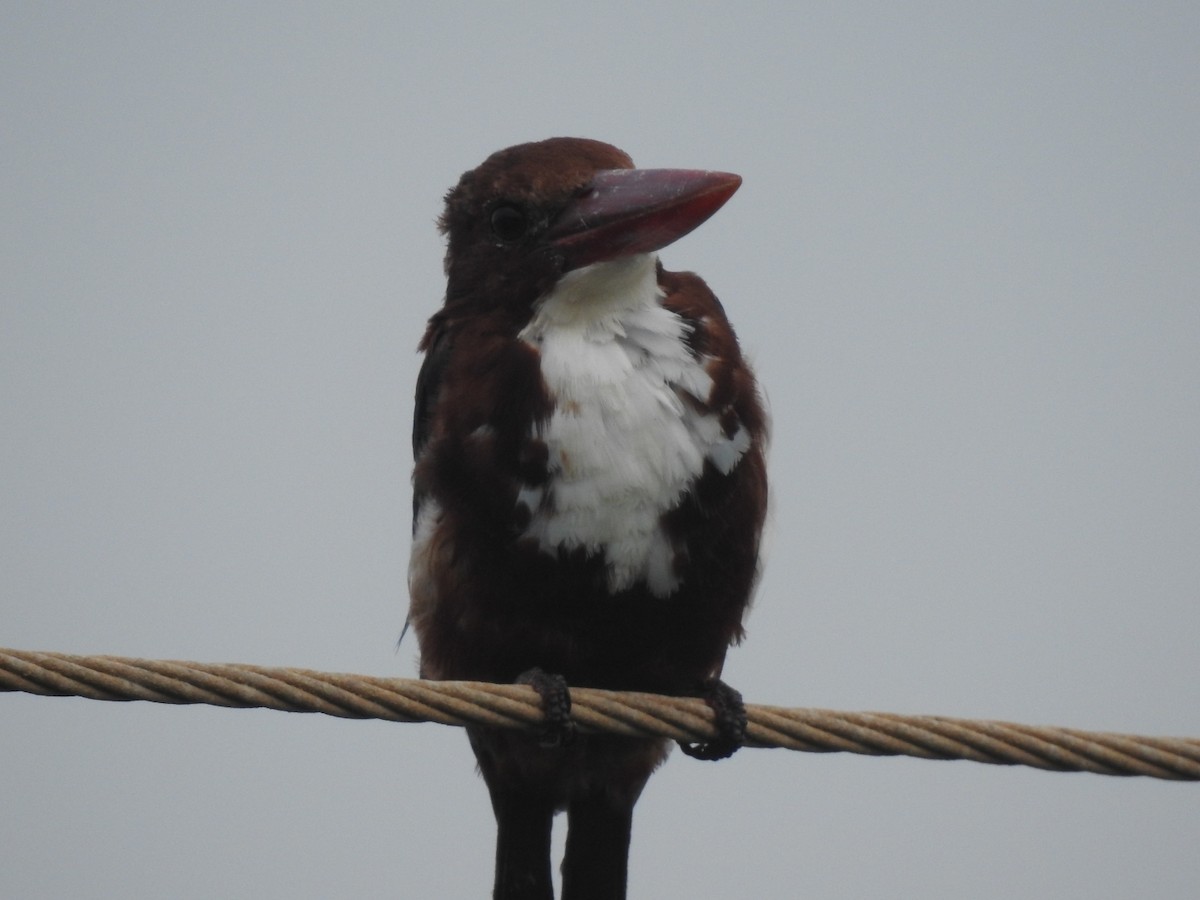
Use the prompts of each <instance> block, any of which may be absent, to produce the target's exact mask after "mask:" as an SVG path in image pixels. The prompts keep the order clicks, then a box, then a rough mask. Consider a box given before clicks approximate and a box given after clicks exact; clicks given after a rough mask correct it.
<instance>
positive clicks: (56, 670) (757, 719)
mask: <svg viewBox="0 0 1200 900" xmlns="http://www.w3.org/2000/svg"><path fill="white" fill-rule="evenodd" d="M0 691H24V692H26V693H30V694H41V695H45V696H75V697H87V698H90V699H93V700H122V701H123V700H149V701H151V702H154V703H205V704H209V705H212V706H230V707H241V708H253V707H265V708H267V709H278V710H285V711H289V712H317V713H324V714H325V715H329V716H340V717H342V718H351V719H386V720H389V721H393V722H440V723H441V724H443V725H488V726H492V727H498V728H531V727H534V726H536V725H538V724H540V723H541V721H542V711H541V706H540V700H539V698H538V695H537V694H536V693H535V692H534V690H533V689H532V688H530V687H527V686H524V685H502V684H485V683H481V682H471V681H417V680H413V679H404V678H375V677H371V676H366V675H342V674H335V673H330V672H316V671H312V670H308V669H293V668H273V667H267V666H251V665H213V664H208V663H195V662H175V661H170V660H152V659H133V658H129V657H119V656H72V655H68V654H65V653H39V652H34V651H25V650H6V649H0ZM571 703H572V710H571V713H572V716H573V718H574V719H575V721H576V723H577V724H578V725H579V727H580V728H581V729H582V730H584V731H604V732H610V733H614V734H624V735H630V736H635V737H651V736H661V737H666V738H670V739H671V740H676V741H685V742H689V743H695V742H703V741H709V740H712V739H713V738H715V737H716V732H715V731H714V729H713V726H712V713H711V711H710V710H709V708H708V707H707V705H705V703H704V702H703V701H701V700H697V699H691V698H682V697H667V696H662V695H658V694H641V693H632V692H615V691H601V690H595V689H591V688H572V689H571ZM746 712H747V716H748V719H749V727H748V729H747V733H748V743H749V745H750V746H752V747H784V748H787V749H789V750H804V751H808V752H812V753H833V752H845V753H861V754H866V755H870V756H914V757H918V758H920V759H967V760H973V761H975V762H982V763H992V764H994V765H1022V766H1032V767H1034V768H1038V769H1049V770H1053V771H1058V772H1095V773H1098V774H1101V775H1145V776H1149V777H1151V778H1165V779H1173V780H1178V781H1200V739H1195V738H1163V737H1139V736H1136V735H1126V734H1110V733H1104V732H1089V731H1078V730H1075V729H1068V728H1053V727H1045V726H1033V725H1018V724H1014V723H1010V722H994V721H978V720H972V719H954V718H948V717H944V716H901V715H896V714H893V713H847V712H836V711H832V710H824V709H788V708H785V707H778V706H747V707H746Z"/></svg>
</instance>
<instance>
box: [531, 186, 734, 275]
mask: <svg viewBox="0 0 1200 900" xmlns="http://www.w3.org/2000/svg"><path fill="white" fill-rule="evenodd" d="M741 183H742V179H741V177H740V176H738V175H733V174H731V173H729V172H704V171H699V170H694V169H606V170H604V171H601V172H597V173H596V175H595V177H594V178H593V179H592V182H591V184H590V185H589V190H588V192H587V193H586V194H583V195H582V196H580V197H578V198H577V199H575V200H574V201H572V202H571V204H570V205H569V206H568V207H567V208H566V209H564V210H563V211H562V213H561V214H560V215H559V217H558V218H557V219H556V220H555V222H554V224H553V225H552V226H551V227H550V232H549V235H548V236H549V238H550V243H551V245H552V246H554V247H556V248H557V249H558V250H559V251H561V252H562V253H563V254H564V256H565V257H566V263H567V268H568V269H578V268H580V267H582V266H586V265H589V264H591V263H594V262H602V261H604V260H609V259H617V258H619V257H622V256H632V255H633V254H635V253H650V252H653V251H654V250H658V249H660V248H662V247H665V246H667V245H668V244H670V243H673V242H674V241H677V240H679V239H680V238H681V237H683V236H684V235H685V234H687V233H688V232H689V231H691V230H692V229H694V228H696V227H697V226H699V225H700V224H701V223H702V222H704V221H705V220H706V219H707V218H708V217H709V216H711V215H712V214H713V213H715V212H716V211H717V210H718V209H720V208H721V207H722V206H724V205H725V201H726V200H728V199H729V198H730V197H732V196H733V192H734V191H736V190H737V189H738V186H739V185H741Z"/></svg>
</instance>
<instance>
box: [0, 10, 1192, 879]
mask: <svg viewBox="0 0 1200 900" xmlns="http://www.w3.org/2000/svg"><path fill="white" fill-rule="evenodd" d="M1198 47H1200V6H1198V5H1197V4H1195V3H1194V2H1190V3H1140V4H1133V3H1129V4H1117V3H1045V2H1038V3H1008V4H1003V5H999V6H997V7H996V8H993V9H989V10H984V9H980V8H977V5H976V6H972V5H968V4H952V3H946V4H939V3H915V4H890V3H887V4H885V3H880V4H857V3H837V4H819V5H810V4H753V3H750V4H743V5H740V6H734V5H732V4H698V5H690V6H689V5H685V4H682V3H673V4H654V3H651V4H645V3H638V4H632V3H631V4H609V5H596V4H592V5H587V6H584V5H580V6H579V7H568V6H566V5H564V4H560V3H537V2H530V3H525V4H517V5H513V4H502V5H501V4H488V5H483V4H475V5H473V4H455V3H442V4H438V5H437V6H436V9H435V8H434V5H433V4H428V5H418V4H394V5H393V4H352V3H351V4H338V5H337V6H336V8H335V7H334V5H332V4H329V5H320V4H299V3H289V4H220V3H205V4H186V5H185V4H133V5H131V4H120V3H104V4H90V3H74V4H71V3H55V4H49V3H24V2H7V3H4V4H3V5H2V6H0V123H2V124H0V135H2V142H3V150H2V153H0V195H2V197H3V200H2V202H0V228H2V229H3V230H2V233H0V645H5V646H11V647H18V648H24V649H42V650H60V651H67V652H78V653H92V652H97V653H114V654H124V655H134V656H147V657H166V658H182V659H196V660H203V661H209V662H224V661H231V662H233V661H236V662H253V663H260V664H264V665H299V666H306V667H312V668H322V669H333V670H340V671H352V672H363V673H369V674H376V675H398V676H410V675H412V674H413V673H414V671H415V669H414V657H415V645H414V644H411V643H407V642H406V644H405V646H404V647H403V648H402V650H401V651H400V653H399V654H397V653H395V652H394V645H395V639H396V635H397V633H398V632H399V629H400V625H401V622H402V620H403V616H404V607H405V603H406V592H405V569H406V566H407V553H408V539H409V515H410V512H409V510H410V507H409V499H410V493H409V481H408V479H409V469H410V457H409V448H408V434H409V422H410V416H411V406H412V402H411V398H412V388H413V383H414V380H415V377H416V371H417V366H418V358H417V356H416V353H415V346H416V343H417V340H418V338H419V336H420V333H421V328H422V324H423V322H424V320H425V318H426V317H427V316H428V315H429V314H430V313H432V312H433V311H434V310H435V309H436V307H437V305H438V303H439V298H440V296H441V291H442V274H441V255H442V245H441V241H440V238H439V236H438V235H437V234H436V232H435V229H434V220H435V218H436V216H437V215H438V212H439V210H440V205H441V197H442V195H443V193H444V191H445V190H446V189H447V188H448V187H449V186H450V185H451V184H453V183H454V181H455V180H456V179H457V178H458V176H459V175H460V174H461V173H462V172H463V171H464V170H465V169H468V168H471V167H473V166H474V165H476V164H477V163H478V162H479V161H481V160H482V159H483V157H484V156H486V155H487V154H488V153H490V152H491V151H493V150H496V149H498V148H500V147H503V146H506V145H509V144H512V143H517V142H521V141H525V140H533V139H539V138H543V137H548V136H551V135H556V134H570V135H582V136H588V137H595V138H601V139H604V140H608V141H610V142H612V143H615V144H617V145H618V146H620V147H622V148H623V149H625V150H627V151H629V152H630V153H631V154H632V155H633V156H634V158H635V160H637V161H638V162H639V163H640V164H642V165H646V166H683V167H698V168H716V169H727V170H730V171H735V172H738V173H740V174H741V175H742V176H743V177H744V179H745V184H744V186H743V188H742V190H741V191H740V192H739V193H738V194H737V195H736V196H735V197H734V198H733V200H732V201H731V202H730V203H729V205H728V206H727V207H726V208H724V209H723V210H722V211H721V212H720V213H719V214H718V215H717V216H716V217H715V218H713V219H712V220H711V221H710V222H709V223H707V224H706V225H705V226H704V227H703V228H701V229H700V230H699V231H697V232H696V233H695V234H693V235H691V236H689V237H688V238H686V239H685V240H683V241H680V242H679V243H678V244H677V245H675V246H672V247H670V248H667V250H665V251H664V252H663V254H662V255H663V258H664V260H665V262H666V264H667V266H668V267H669V268H677V269H696V270H697V271H699V272H700V273H701V274H702V275H703V276H704V277H705V278H706V279H707V280H708V281H709V283H710V284H711V285H712V286H713V288H714V289H715V290H716V292H717V293H718V295H719V296H720V297H721V298H722V299H723V301H724V302H725V304H726V307H727V308H728V310H729V312H730V314H731V316H732V318H733V320H734V322H735V324H736V325H737V328H738V330H739V333H740V335H741V338H742V342H743V344H744V346H745V348H746V350H747V351H748V352H749V354H750V356H751V357H752V358H753V359H754V361H755V362H756V365H757V368H758V372H759V374H760V377H761V379H762V381H763V383H764V385H765V386H766V389H767V391H768V393H769V396H770V401H771V406H772V410H773V416H774V423H775V426H774V428H775V430H774V442H773V456H772V475H773V479H774V481H773V488H774V525H773V544H772V551H771V555H770V558H769V561H768V565H767V571H766V575H765V577H764V579H763V582H762V587H761V589H760V592H759V595H758V601H757V605H756V607H755V609H754V612H753V615H752V617H751V619H750V621H749V632H750V636H749V639H748V641H747V643H746V644H745V645H744V646H743V647H741V648H739V649H738V650H736V651H735V652H734V653H732V654H731V656H730V660H729V663H728V666H727V673H726V674H727V677H728V679H729V680H730V681H731V682H732V683H733V684H735V685H737V686H738V687H740V688H741V689H742V690H743V691H744V693H745V694H746V696H747V698H748V699H749V700H751V701H754V702H763V703H775V704H783V705H795V706H824V707H830V708H837V709H875V710H888V711H895V712H911V713H938V714H947V715H959V716H972V717H989V718H1004V719H1011V720H1016V721H1023V722H1031V723H1040V724H1059V725H1071V726H1076V727H1080V728H1092V729H1102V730H1115V731H1127V732H1134V733H1150V734H1166V735H1184V736H1188V735H1190V736H1197V735H1200V653H1198V652H1197V647H1198V646H1200V605H1198V603H1197V595H1198V589H1200V552H1198V551H1200V402H1198V400H1200V297H1198V295H1197V294H1198V292H1197V285H1198V284H1200V252H1198V248H1200V166H1198V164H1197V160H1198V159H1200V149H1198V148H1200V90H1198V89H1197V86H1198V85H1200V52H1198V50H1197V48H1198ZM0 798H2V802H3V807H4V810H5V815H4V816H3V817H0V848H2V849H0V895H2V896H4V897H14V898H17V897H20V898H57V897H66V896H70V897H79V898H87V897H97V898H100V897H115V896H121V897H130V898H160V897H179V898H210V897H231V898H232V897H239V898H240V897H246V898H250V897H253V898H284V897H287V898H320V897H333V896H340V897H351V896H352V897H363V898H374V897H379V898H382V897H464V898H468V897H483V896H485V895H486V894H487V892H488V889H489V886H490V877H491V873H490V870H491V855H492V839H493V838H492V831H493V825H492V820H491V813H490V810H489V807H488V803H487V798H486V792H485V790H484V787H483V784H482V782H480V781H479V779H478V778H477V776H476V775H475V774H474V773H473V760H472V758H471V755H470V752H469V750H468V747H467V743H466V740H465V737H464V736H463V734H462V733H461V732H460V731H458V730H455V729H449V728H440V727H436V726H432V725H420V726H418V725H413V726H396V725H386V724H383V723H378V722H367V723H360V722H344V721H336V720H332V719H323V718H321V717H316V716H298V715H286V714H282V713H272V712H266V711H249V712H247V711H230V710H220V709H212V708H200V707H197V708H174V707H166V706H158V705H150V704H105V703H96V702H91V701H84V700H77V699H75V700H73V699H54V698H37V697H29V696H24V695H16V694H9V695H2V696H0ZM1198 799H1200V798H1198V795H1197V788H1196V787H1195V786H1192V785H1177V784H1170V783H1162V782H1155V781H1150V780H1145V779H1139V780H1122V779H1115V778H1103V777H1099V776H1086V775H1062V774H1048V773H1042V772H1036V771H1032V770H1023V769H1002V768H993V767H985V766H981V765H974V764H968V763H933V762H922V761H916V760H880V759H868V758H864V757H854V756H846V755H836V756H812V755H801V754H792V753H786V752H783V751H774V752H769V751H748V752H744V753H742V754H739V756H738V757H736V758H735V759H733V760H732V761H730V762H728V763H724V764H721V765H715V766H710V765H702V764H700V763H695V762H692V761H690V760H687V759H683V758H673V759H672V760H671V761H670V762H669V763H668V764H667V766H666V767H665V769H664V770H663V771H662V772H660V773H659V774H658V775H657V776H656V777H655V779H654V780H652V781H651V784H650V787H649V788H648V790H647V792H646V794H645V796H644V798H643V801H642V803H641V805H640V806H639V812H638V817H637V819H636V822H635V833H634V844H635V847H634V852H633V859H632V875H631V886H632V890H631V896H633V897H643V898H650V897H662V898H676V897H678V898H681V897H689V898H692V897H725V896H745V897H806V898H862V897H877V896H889V897H915V896H921V897H930V898H962V897H972V898H1009V897H1023V898H1062V897H1089V898H1125V897H1135V896H1146V895H1150V894H1152V895H1154V896H1156V897H1161V898H1192V897H1195V896H1197V895H1200V862H1197V851H1196V848H1197V847H1198V846H1200V813H1198V810H1200V806H1198Z"/></svg>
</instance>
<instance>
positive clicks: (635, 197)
mask: <svg viewBox="0 0 1200 900" xmlns="http://www.w3.org/2000/svg"><path fill="white" fill-rule="evenodd" d="M740 184H741V179H740V178H739V177H738V176H737V175H731V174H729V173H726V172H705V171H697V170H688V169H635V168H634V167H633V161H632V160H631V159H630V158H629V156H628V155H627V154H625V153H624V152H622V151H621V150H618V149H617V148H616V147H613V146H611V145H609V144H605V143H602V142H600V141H593V140H588V139H586V138H550V139H549V140H545V141H538V142H535V143H530V144H519V145H517V146H515V147H509V148H508V149H505V150H500V151H498V152H496V153H493V154H492V155H491V156H489V157H488V158H487V159H486V160H485V161H484V162H483V164H482V165H480V166H479V167H478V168H476V169H472V170H471V171H470V172H467V173H465V174H464V175H463V176H462V178H461V179H459V182H458V184H457V185H456V186H455V187H454V188H453V189H452V190H451V191H450V192H449V193H448V194H447V195H446V209H445V212H444V213H443V214H442V217H441V220H440V222H439V226H440V228H441V230H442V231H443V232H444V233H445V234H446V236H447V251H446V263H445V266H446V276H447V288H446V307H447V311H450V310H456V309H459V308H462V309H463V311H467V310H470V311H481V309H482V308H488V309H507V310H510V311H511V312H512V313H513V314H515V315H517V316H520V315H522V314H527V313H528V311H529V309H530V308H531V307H532V304H533V303H534V301H536V300H537V299H538V298H539V297H541V296H542V295H543V294H545V293H546V292H548V291H549V290H550V288H552V287H553V286H554V283H555V282H556V281H557V280H558V279H559V278H560V277H562V275H564V274H565V273H567V272H569V271H571V270H573V269H578V268H581V267H583V266H586V265H590V264H592V263H596V262H603V261H606V260H611V259H617V258H620V257H622V256H628V255H632V254H635V253H650V252H653V251H655V250H658V249H660V248H662V247H665V246H666V245H667V244H670V243H671V242H673V241H675V240H678V239H679V238H680V237H682V236H683V235H685V234H687V233H688V232H689V231H691V230H692V229H694V228H696V227H697V226H698V225H700V224H701V223H702V222H703V221H704V220H705V219H707V218H708V217H709V216H711V215H712V214H713V213H714V212H716V211H717V210H718V209H719V208H720V207H721V206H722V205H723V204H724V203H725V201H726V200H728V199H729V197H730V196H732V195H733V192H734V191H736V190H737V188H738V185H740Z"/></svg>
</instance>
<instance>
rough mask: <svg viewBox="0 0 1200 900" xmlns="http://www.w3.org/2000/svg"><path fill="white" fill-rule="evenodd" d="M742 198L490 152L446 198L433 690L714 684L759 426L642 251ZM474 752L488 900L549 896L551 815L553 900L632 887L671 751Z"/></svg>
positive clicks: (432, 484) (756, 401) (518, 745)
mask: <svg viewBox="0 0 1200 900" xmlns="http://www.w3.org/2000/svg"><path fill="white" fill-rule="evenodd" d="M738 183H739V179H737V178H736V176H729V175H723V174H721V173H701V172H680V171H674V170H634V169H633V168H632V162H631V161H630V159H629V157H628V156H626V155H625V154H624V153H622V152H621V151H619V150H617V149H616V148H614V147H611V146H609V145H607V144H602V143H599V142H597V141H588V140H582V139H572V138H556V139H551V140H548V141H542V142H539V143H534V144H523V145H520V146H517V147H512V148H509V149H507V150H503V151H500V152H498V153H496V154H493V155H492V156H491V157H489V158H488V159H487V160H486V161H485V162H484V163H483V164H482V165H481V166H479V167H478V168H477V169H475V170H473V171H471V172H468V173H466V174H465V175H463V177H462V179H461V180H460V181H459V183H458V185H457V186H456V187H455V188H454V189H453V190H451V191H450V193H449V194H448V195H447V197H446V211H445V214H444V216H443V218H442V222H441V224H442V228H443V230H444V232H445V233H446V235H447V239H448V249H447V255H446V274H447V289H446V298H445V302H444V305H443V307H442V309H441V310H440V311H439V312H437V313H436V314H435V315H434V316H433V317H432V318H431V319H430V321H429V327H428V330H427V331H426V334H425V337H424V338H423V340H422V342H421V349H422V350H423V351H424V352H425V354H426V356H425V362H424V365H423V367H422V370H421V375H420V378H419V380H418V384H417V403H416V415H415V421H414V429H413V450H414V455H415V457H416V468H415V472H414V479H413V480H414V543H413V558H412V563H411V568H410V593H411V607H410V622H411V624H412V626H413V628H414V630H415V631H416V634H417V638H418V640H419V642H420V649H421V675H422V677H426V678H433V679H478V680H487V681H498V682H511V681H514V680H517V679H520V678H522V677H524V676H526V673H529V672H530V671H531V670H534V669H537V670H541V671H543V672H545V673H551V674H552V675H555V676H562V677H563V678H565V680H566V682H567V684H570V685H578V686H588V687H602V688H612V689H625V690H643V691H656V692H664V693H671V694H690V695H705V693H706V691H708V690H709V689H710V688H711V681H710V679H713V678H715V677H716V676H718V675H719V673H720V670H721V666H722V662H723V660H724V657H725V652H726V650H727V648H728V647H729V646H730V645H731V644H732V643H736V642H737V641H738V640H740V639H741V637H742V634H743V631H742V619H743V616H744V614H745V611H746V609H747V606H748V604H749V602H750V597H751V594H752V591H753V586H754V583H755V579H756V574H757V565H758V545H759V536H760V533H761V529H762V522H763V516H764V512H765V506H766V492H767V487H766V473H765V460H764V451H765V442H766V420H765V416H764V413H763V409H762V406H761V401H760V398H759V395H758V391H757V388H756V385H755V382H754V378H753V375H752V373H751V371H750V369H749V368H748V367H747V365H746V363H745V361H744V360H743V359H742V356H741V353H740V350H739V348H738V343H737V339H736V337H735V336H734V333H733V330H732V329H731V327H730V326H729V323H728V321H727V319H726V317H725V314H724V311H723V309H722V307H721V305H720V303H719V302H718V301H717V299H716V297H715V296H714V295H713V294H712V292H711V291H710V290H709V289H708V287H707V286H706V285H705V284H704V282H703V281H702V280H701V279H700V278H699V277H697V276H696V275H694V274H691V273H673V272H667V271H664V270H663V269H662V267H661V265H656V263H655V261H654V260H653V257H652V256H650V255H649V254H652V253H653V252H654V251H655V250H657V249H659V248H661V247H663V246H665V245H667V244H669V243H670V242H671V241H673V240H675V239H677V238H678V237H680V236H682V235H683V234H685V233H686V232H687V231H690V230H691V229H692V228H694V227H696V226H697V225H699V224H700V223H701V222H702V221H703V220H704V219H706V218H707V217H708V216H709V215H711V214H712V213H713V212H715V210H716V209H717V208H719V207H720V205H722V204H723V203H724V202H725V200H726V199H728V197H729V196H730V195H731V194H732V193H733V191H734V190H735V189H736V187H737V184H738ZM593 358H594V368H589V360H591V359H593ZM593 372H594V375H595V377H593ZM626 529H628V535H633V537H632V538H628V535H627V534H626ZM627 538H628V539H627ZM470 738H471V745H472V747H473V749H474V751H475V754H476V757H477V759H478V761H479V767H480V770H481V772H482V773H483V776H484V778H485V780H486V782H487V785H488V788H489V791H490V793H491V797H492V803H493V808H494V810H495V813H496V818H497V826H498V841H497V871H496V884H495V897H496V898H500V900H518V898H530V900H535V898H536V900H548V898H551V897H552V888H551V882H550V860H549V835H550V822H551V820H552V818H553V815H554V813H555V812H556V811H559V810H562V809H566V811H567V814H568V837H567V851H566V856H565V858H564V862H563V879H564V881H563V884H564V887H563V898H564V900H585V898H597V900H599V898H606V900H611V898H621V897H624V895H625V873H626V856H627V852H628V842H629V829H630V820H631V816H632V810H633V806H634V803H635V802H636V800H637V798H638V795H639V794H640V793H641V790H642V788H643V786H644V785H645V783H646V780H647V778H648V777H649V776H650V774H651V772H652V771H653V770H654V768H655V767H656V766H657V765H659V764H660V763H661V762H662V760H663V759H664V758H665V757H666V754H667V750H668V748H667V745H666V743H665V742H663V741H652V740H634V739H627V738H619V737H612V736H593V735H588V736H583V735H579V736H575V737H574V739H573V740H565V739H564V740H560V741H557V742H555V744H554V745H553V746H546V745H544V744H545V742H542V741H539V740H538V738H537V737H536V736H534V735H530V734H526V733H518V732H507V731H506V732H499V731H492V730H487V729H472V730H471V731H470Z"/></svg>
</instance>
